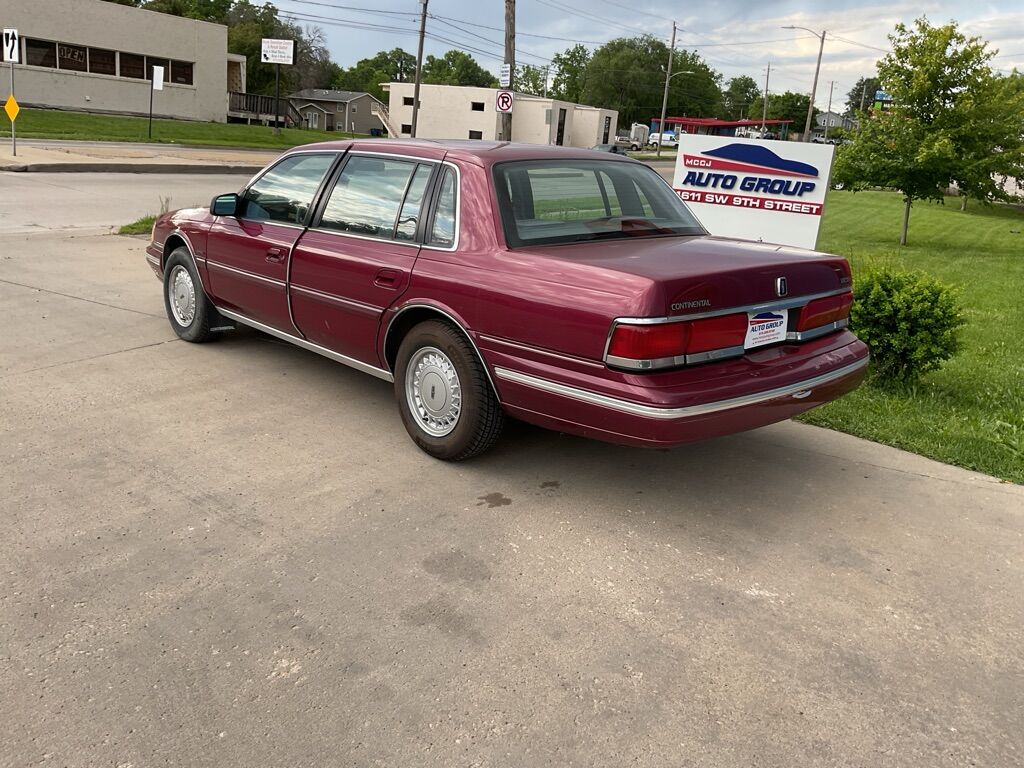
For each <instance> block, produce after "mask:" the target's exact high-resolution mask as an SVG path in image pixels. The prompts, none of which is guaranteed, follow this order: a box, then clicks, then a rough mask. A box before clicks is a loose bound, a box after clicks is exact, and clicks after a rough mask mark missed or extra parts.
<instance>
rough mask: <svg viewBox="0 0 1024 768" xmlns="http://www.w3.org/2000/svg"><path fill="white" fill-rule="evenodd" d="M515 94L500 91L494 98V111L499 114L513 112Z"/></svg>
mask: <svg viewBox="0 0 1024 768" xmlns="http://www.w3.org/2000/svg"><path fill="white" fill-rule="evenodd" d="M513 101H515V94H514V93H512V91H498V92H497V94H496V95H495V97H494V109H495V111H497V112H503V113H507V112H511V111H512V102H513Z"/></svg>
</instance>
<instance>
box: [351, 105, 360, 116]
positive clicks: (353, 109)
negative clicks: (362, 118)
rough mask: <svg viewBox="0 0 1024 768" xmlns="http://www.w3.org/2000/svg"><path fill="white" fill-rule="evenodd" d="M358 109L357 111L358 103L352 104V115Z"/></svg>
mask: <svg viewBox="0 0 1024 768" xmlns="http://www.w3.org/2000/svg"><path fill="white" fill-rule="evenodd" d="M358 111H359V105H358V104H353V105H352V114H353V115H354V114H355V113H356V112H358Z"/></svg>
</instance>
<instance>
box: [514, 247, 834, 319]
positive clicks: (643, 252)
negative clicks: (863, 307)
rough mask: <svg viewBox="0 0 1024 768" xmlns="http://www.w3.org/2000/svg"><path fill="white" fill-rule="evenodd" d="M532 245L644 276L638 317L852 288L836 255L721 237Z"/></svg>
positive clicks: (718, 308) (562, 256) (540, 250)
mask: <svg viewBox="0 0 1024 768" xmlns="http://www.w3.org/2000/svg"><path fill="white" fill-rule="evenodd" d="M529 250H530V251H531V252H533V253H537V254H539V255H543V256H545V257H548V258H553V259H559V260H564V261H570V262H573V263H577V264H590V265H592V266H594V267H599V268H601V269H603V270H608V271H612V272H620V273H624V274H628V275H632V276H636V277H641V278H647V279H648V280H650V281H651V284H650V288H649V290H648V295H647V296H646V297H645V301H644V302H643V305H644V306H643V309H644V315H642V316H650V317H671V316H679V315H692V314H697V313H704V312H718V311H721V310H726V309H730V308H734V307H746V306H751V305H756V304H765V303H770V302H774V301H780V300H782V299H786V300H789V299H793V300H795V299H798V298H800V297H802V296H811V295H814V294H821V293H827V292H829V291H836V290H839V289H842V288H847V289H849V288H850V287H851V281H850V269H849V265H848V264H847V262H846V260H845V259H843V258H841V257H839V256H831V255H828V254H824V253H819V252H817V251H808V250H803V249H800V248H792V247H788V246H783V245H773V244H769V243H756V242H749V241H744V240H731V239H727V238H720V237H711V236H694V237H662V238H658V237H655V238H625V239H622V240H605V241H596V242H583V243H574V244H566V245H552V246H544V247H539V248H531V249H529ZM779 278H784V281H785V285H784V292H783V291H780V290H779V283H778V280H779ZM780 293H782V295H781V296H780Z"/></svg>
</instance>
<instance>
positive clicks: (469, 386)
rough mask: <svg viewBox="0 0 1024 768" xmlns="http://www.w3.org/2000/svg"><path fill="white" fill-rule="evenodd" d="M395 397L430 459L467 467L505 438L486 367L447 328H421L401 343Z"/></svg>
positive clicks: (466, 343)
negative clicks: (500, 439) (478, 455)
mask: <svg viewBox="0 0 1024 768" xmlns="http://www.w3.org/2000/svg"><path fill="white" fill-rule="evenodd" d="M395 397H396V398H397V399H398V410H399V412H400V413H401V415H402V422H403V423H404V424H405V429H406V431H407V432H408V433H409V436H410V437H411V438H412V439H413V442H415V443H416V445H418V446H419V447H420V448H421V449H423V450H424V451H426V452H427V453H429V454H430V455H431V456H433V457H435V458H438V459H444V460H445V461H462V460H464V459H468V458H471V457H473V456H476V455H477V454H480V453H483V452H484V451H486V450H487V449H488V448H490V447H491V446H492V445H494V443H495V442H497V440H498V437H499V435H500V434H501V428H502V425H503V424H504V413H503V412H502V410H501V405H500V404H499V403H498V398H497V397H496V396H495V394H494V391H493V390H492V389H491V385H490V382H489V381H488V380H487V374H486V372H485V371H484V367H483V363H482V362H481V361H480V359H479V357H477V354H476V352H475V350H474V349H473V347H472V346H471V345H470V343H469V341H468V340H467V339H466V337H465V336H463V335H462V334H461V333H460V332H459V331H457V330H456V329H455V328H453V327H452V326H451V325H449V324H448V323H445V322H442V321H438V320H430V321H427V322H425V323H420V324H419V325H417V326H416V327H415V328H413V329H412V330H411V331H409V333H408V335H406V337H405V338H404V339H403V340H402V344H401V346H400V347H399V348H398V361H397V365H396V367H395Z"/></svg>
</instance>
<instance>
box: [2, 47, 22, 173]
mask: <svg viewBox="0 0 1024 768" xmlns="http://www.w3.org/2000/svg"><path fill="white" fill-rule="evenodd" d="M3 44H4V58H5V59H6V60H7V63H8V64H10V65H11V93H10V95H9V96H8V97H7V101H6V103H5V104H4V111H5V112H6V113H7V117H9V118H10V119H11V154H12V155H13V156H14V157H17V156H18V138H17V134H16V133H15V128H14V121H15V120H17V119H18V112H20V111H21V108H20V107H19V106H18V100H17V99H16V98H14V65H15V64H18V63H19V62H20V61H21V38H19V37H18V30H16V29H5V30H4V38H3Z"/></svg>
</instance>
